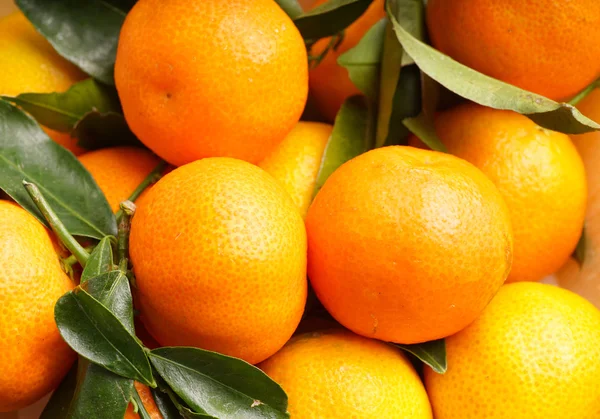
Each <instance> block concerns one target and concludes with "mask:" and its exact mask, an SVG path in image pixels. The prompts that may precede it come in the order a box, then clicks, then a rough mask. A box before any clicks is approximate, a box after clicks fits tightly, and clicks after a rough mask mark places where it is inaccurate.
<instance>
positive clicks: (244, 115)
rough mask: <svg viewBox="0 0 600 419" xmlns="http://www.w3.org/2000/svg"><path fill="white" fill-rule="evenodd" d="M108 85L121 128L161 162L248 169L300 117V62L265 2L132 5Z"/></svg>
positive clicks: (299, 52) (290, 36)
mask: <svg viewBox="0 0 600 419" xmlns="http://www.w3.org/2000/svg"><path fill="white" fill-rule="evenodd" d="M115 81H116V85H117V89H118V92H119V97H120V98H121V102H122V105H123V111H124V113H125V118H126V119H127V122H128V124H129V126H130V127H131V129H132V130H133V132H134V133H135V134H136V135H137V136H138V137H139V139H140V140H141V141H142V142H143V143H144V144H146V145H147V146H148V147H149V148H150V149H151V150H153V151H154V152H155V153H156V154H158V155H159V156H160V157H162V158H163V159H165V160H167V161H168V162H169V163H172V164H174V165H176V166H179V165H182V164H185V163H189V162H192V161H194V160H197V159H201V158H204V157H218V156H225V157H235V158H239V159H243V160H247V161H249V162H251V163H258V162H259V161H260V160H262V158H263V157H264V156H265V155H266V154H267V153H268V152H269V150H271V149H272V148H273V147H274V146H276V145H277V144H278V143H279V142H281V140H283V138H284V137H285V136H286V135H287V133H288V132H289V131H290V130H291V129H292V128H293V127H294V125H295V124H296V122H298V119H299V118H300V115H301V114H302V110H303V109H304V105H305V103H306V96H307V92H308V60H307V55H306V48H305V45H304V41H303V39H302V37H301V35H300V32H298V30H297V29H296V27H295V26H294V23H293V22H292V20H291V19H290V18H289V17H288V16H287V15H286V14H285V12H284V11H283V10H282V9H281V8H280V7H279V6H278V5H277V3H276V2H274V1H273V0H232V1H222V0H203V1H201V2H190V1H189V0H141V1H138V2H137V3H136V4H135V6H134V7H133V9H132V10H131V11H130V12H129V14H128V15H127V18H126V20H125V23H124V25H123V28H122V29H121V35H120V38H119V46H118V50H117V59H116V65H115Z"/></svg>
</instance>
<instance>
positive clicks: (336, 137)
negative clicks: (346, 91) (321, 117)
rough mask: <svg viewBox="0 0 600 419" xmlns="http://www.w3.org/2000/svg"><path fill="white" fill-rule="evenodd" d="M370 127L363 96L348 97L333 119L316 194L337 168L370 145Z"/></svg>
mask: <svg viewBox="0 0 600 419" xmlns="http://www.w3.org/2000/svg"><path fill="white" fill-rule="evenodd" d="M370 128H371V127H370V126H369V109H368V107H367V104H366V103H365V100H364V98H363V97H361V96H353V97H351V98H349V99H347V100H346V101H345V102H344V104H343V105H342V108H341V109H340V111H339V112H338V114H337V117H336V118H335V124H334V126H333V131H332V133H331V137H329V142H328V143H327V146H326V147H325V151H324V153H323V160H322V161H321V167H320V169H319V174H318V175H317V181H316V184H315V195H316V194H317V192H318V191H319V190H320V189H321V188H322V187H323V185H324V184H325V181H326V180H327V178H328V177H329V176H330V175H331V174H332V173H333V172H334V171H335V170H336V169H337V168H338V167H340V166H341V165H342V164H344V163H346V162H347V161H348V160H350V159H352V158H354V157H356V156H358V155H359V154H362V153H364V152H366V151H368V150H370V149H371V148H372V146H373V141H372V138H371V137H370V134H369V133H370Z"/></svg>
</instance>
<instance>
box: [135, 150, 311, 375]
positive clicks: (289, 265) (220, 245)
mask: <svg viewBox="0 0 600 419" xmlns="http://www.w3.org/2000/svg"><path fill="white" fill-rule="evenodd" d="M130 252H131V259H132V262H133V266H134V271H135V274H136V282H137V288H138V289H137V297H138V302H139V308H140V311H141V315H142V318H143V321H144V325H145V326H146V327H147V329H148V331H149V332H150V333H151V334H152V336H153V337H154V338H155V339H156V340H157V341H158V342H159V343H160V344H161V345H163V346H196V347H200V348H204V349H209V350H214V351H217V352H221V353H224V354H226V355H231V356H236V357H239V358H242V359H244V360H246V361H248V362H250V363H257V362H260V361H262V360H264V359H265V358H267V357H269V356H271V355H272V354H274V353H275V352H276V351H277V350H278V349H279V348H281V347H282V346H283V345H284V344H285V342H286V341H287V340H288V339H289V338H290V336H291V335H292V333H293V332H294V330H295V329H296V326H297V325H298V323H299V321H300V318H301V316H302V311H303V309H304V304H305V301H306V293H307V282H306V232H305V229H304V224H303V222H302V218H301V217H300V214H299V213H298V210H297V209H296V207H295V206H294V203H293V202H292V200H291V198H290V197H289V196H288V194H287V193H286V192H285V191H284V190H283V188H282V187H281V186H280V185H279V184H277V182H276V181H275V180H274V179H273V178H272V177H271V176H270V175H269V174H267V173H266V172H265V171H263V170H262V169H260V168H258V167H256V166H253V165H251V164H249V163H246V162H243V161H241V160H236V159H231V158H226V157H221V158H218V157H217V158H207V159H203V160H199V161H196V162H194V163H190V164H187V165H184V166H181V167H179V168H177V169H175V170H174V171H172V172H171V173H169V174H167V175H166V176H165V177H164V178H162V179H161V180H159V181H158V182H157V183H156V184H155V185H154V186H153V187H152V189H150V190H149V191H148V192H147V193H146V195H145V196H144V199H143V200H142V201H141V202H140V204H139V206H138V209H137V212H136V215H135V216H134V218H133V223H132V226H131V237H130Z"/></svg>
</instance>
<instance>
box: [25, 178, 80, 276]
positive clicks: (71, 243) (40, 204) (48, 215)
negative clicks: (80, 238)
mask: <svg viewBox="0 0 600 419" xmlns="http://www.w3.org/2000/svg"><path fill="white" fill-rule="evenodd" d="M23 185H24V186H25V189H26V190H27V193H28V194H29V196H30V197H31V199H32V200H33V202H34V203H35V205H36V207H37V208H38V209H39V210H40V212H41V213H42V215H43V216H44V218H45V219H46V221H48V224H50V228H51V229H52V231H54V233H55V234H56V235H57V236H58V238H59V240H60V241H61V242H62V244H64V245H65V247H66V248H67V249H69V251H70V252H71V253H72V254H73V256H75V258H76V259H77V261H78V262H79V264H80V265H81V266H82V267H83V268H85V264H86V262H87V260H88V258H89V257H90V254H89V253H88V252H87V251H86V250H85V249H84V248H83V246H81V245H80V244H79V243H78V242H77V240H75V239H74V238H73V236H72V235H71V234H70V233H69V232H68V231H67V228H66V227H65V225H64V224H63V223H62V222H61V221H60V219H59V218H58V216H57V215H56V213H55V212H54V210H53V209H52V208H51V207H50V204H48V201H46V198H44V196H43V195H42V193H41V192H40V190H39V188H38V187H37V186H36V185H35V184H33V183H30V182H27V181H26V180H24V181H23Z"/></svg>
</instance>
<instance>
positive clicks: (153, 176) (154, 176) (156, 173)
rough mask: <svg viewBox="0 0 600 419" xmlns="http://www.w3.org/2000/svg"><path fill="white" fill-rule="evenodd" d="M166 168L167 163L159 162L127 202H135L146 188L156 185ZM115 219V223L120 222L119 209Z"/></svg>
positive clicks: (121, 214) (121, 210) (120, 213)
mask: <svg viewBox="0 0 600 419" xmlns="http://www.w3.org/2000/svg"><path fill="white" fill-rule="evenodd" d="M165 167H167V162H165V161H161V162H160V163H159V164H158V165H157V166H156V167H155V168H154V169H153V170H152V171H151V172H150V173H149V174H148V176H146V178H145V179H144V180H142V182H141V183H140V184H139V185H138V187H137V188H135V190H134V191H133V192H132V194H131V195H130V196H129V198H127V200H128V201H131V202H135V200H136V199H138V198H139V197H140V195H141V194H142V193H143V192H144V191H145V190H146V188H148V186H150V185H152V184H153V183H156V182H157V181H158V180H159V179H160V178H161V177H162V176H163V173H162V172H163V170H165ZM115 216H116V218H117V222H118V223H120V222H121V217H122V216H123V209H122V208H121V209H119V211H117V213H116V214H115Z"/></svg>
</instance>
